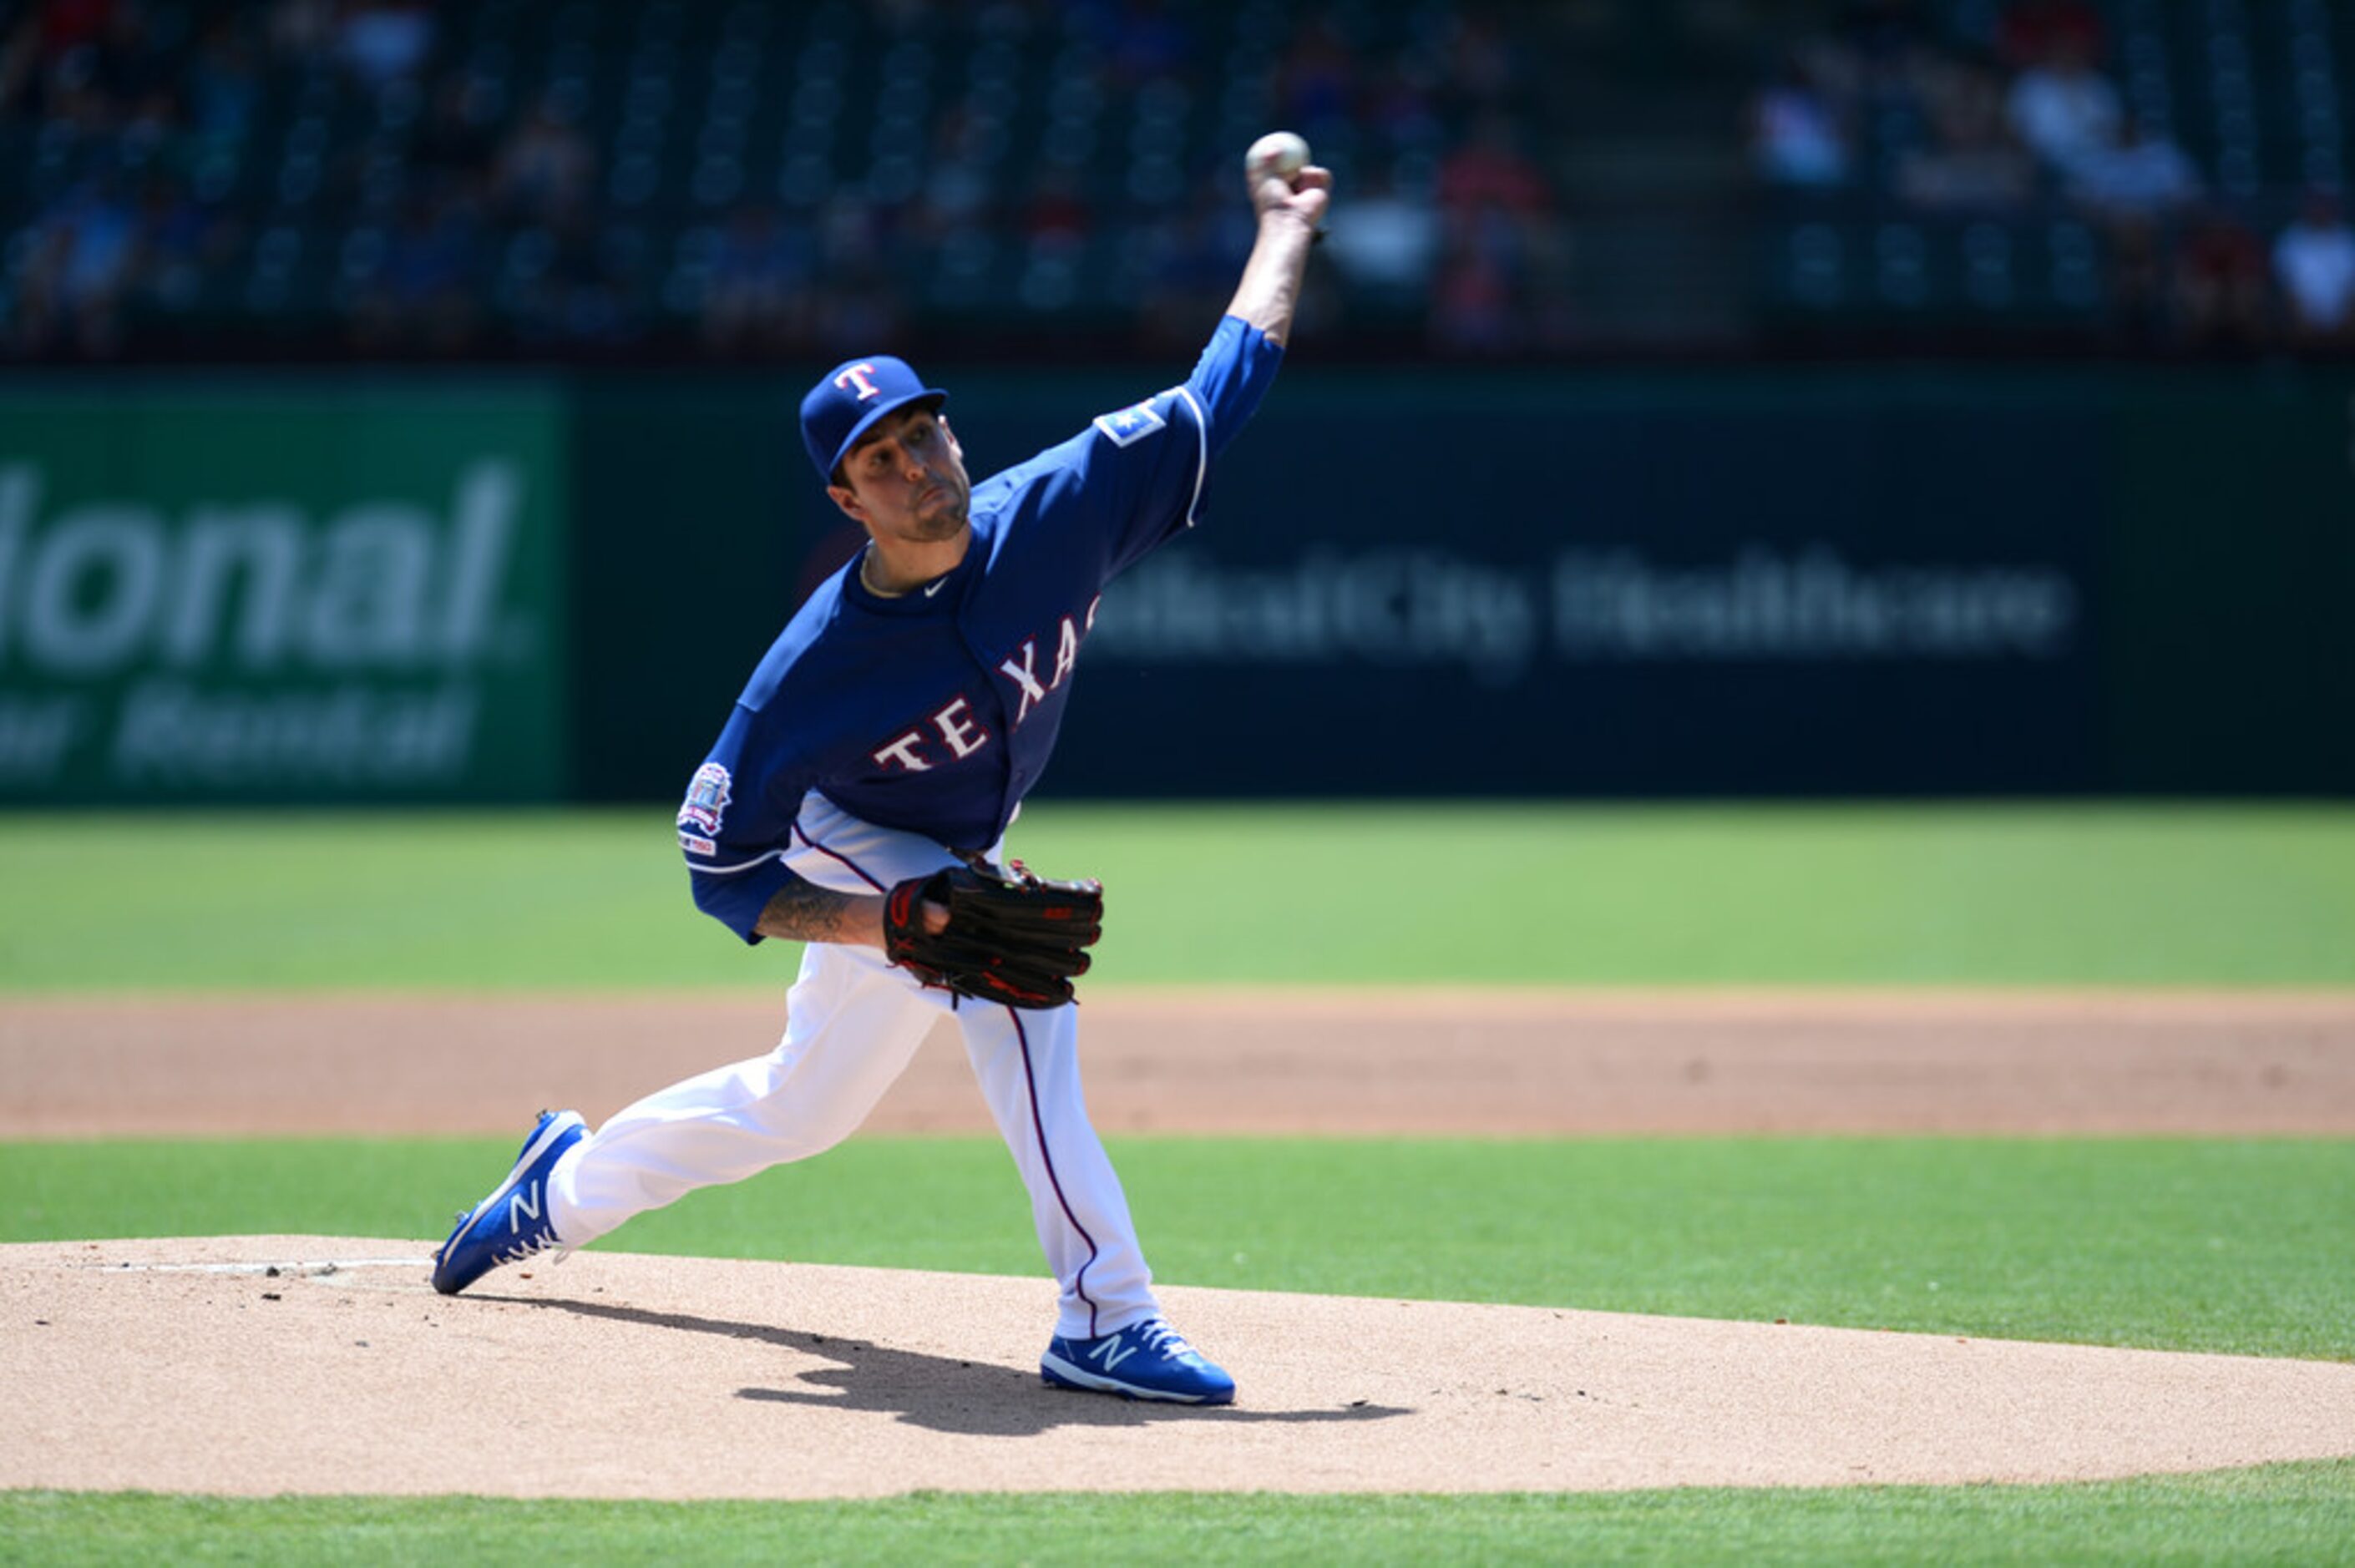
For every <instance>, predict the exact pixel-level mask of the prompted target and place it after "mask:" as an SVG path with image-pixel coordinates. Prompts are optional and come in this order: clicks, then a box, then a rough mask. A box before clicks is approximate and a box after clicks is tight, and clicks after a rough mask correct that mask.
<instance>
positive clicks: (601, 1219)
mask: <svg viewBox="0 0 2355 1568" xmlns="http://www.w3.org/2000/svg"><path fill="white" fill-rule="evenodd" d="M785 863H786V864H787V865H788V866H789V867H791V868H792V869H793V871H794V873H795V874H797V875H800V876H802V877H804V878H805V879H806V880H808V881H810V882H814V883H816V884H818V885H820V886H824V887H829V888H833V889H835V890H836V891H837V892H843V893H874V892H879V891H882V890H886V889H889V888H890V887H891V886H892V885H894V884H896V883H899V882H902V881H904V880H906V879H907V878H909V877H911V876H922V875H925V874H929V873H931V872H933V871H937V870H940V869H941V868H942V867H943V866H947V865H951V864H954V859H953V857H951V856H950V855H949V853H947V852H946V851H945V850H943V848H942V847H941V846H940V845H939V844H936V843H934V842H932V841H931V840H929V839H925V838H922V837H920V836H918V835H915V834H911V833H902V832H893V831H891V830H890V829H886V828H879V827H877V826H875V825H874V824H872V823H870V822H866V821H860V820H859V819H858V818H856V817H853V816H851V815H849V814H848V813H847V812H845V811H843V810H839V809H837V807H835V806H834V805H833V804H831V803H830V802H828V801H826V800H823V799H822V798H820V797H819V796H817V795H815V794H813V795H811V796H809V797H808V798H807V800H805V802H804V804H803V810H802V815H801V818H800V821H799V822H798V823H797V825H796V827H795V829H794V841H793V848H792V851H791V853H788V854H787V855H786V857H785ZM951 1001H952V999H951V997H950V996H949V994H948V993H947V992H945V991H933V990H928V989H926V988H924V987H922V986H920V985H918V984H917V983H916V982H915V981H914V980H912V979H911V978H910V977H909V975H908V973H907V971H906V970H904V969H897V968H894V967H893V966H892V965H891V964H890V963H889V962H887V961H886V960H885V959H884V957H883V955H882V954H881V953H879V952H876V951H874V950H872V949H869V948H858V947H844V946H836V945H833V944H827V943H816V942H813V943H811V944H810V945H809V946H808V948H806V949H805V952H804V954H803V957H802V969H801V976H800V978H799V979H798V980H795V981H794V987H793V990H792V991H790V992H788V993H787V996H786V1001H785V1007H786V1023H785V1034H784V1038H783V1041H782V1042H780V1043H779V1044H778V1046H777V1048H776V1049H775V1050H774V1051H773V1052H771V1053H770V1054H767V1055H766V1056H760V1057H755V1058H754V1059H752V1060H751V1061H749V1062H738V1063H736V1064H734V1065H731V1066H726V1067H718V1068H714V1069H713V1070H712V1071H710V1072H709V1073H704V1074H701V1075H698V1076H696V1077H692V1078H689V1079H687V1081H686V1082H684V1083H680V1084H675V1085H673V1086H671V1087H669V1088H667V1089H664V1090H662V1091H660V1092H659V1093H656V1094H653V1095H649V1096H647V1097H645V1099H642V1100H640V1101H638V1102H637V1103H636V1104H635V1105H633V1106H630V1107H626V1108H624V1109H623V1110H621V1111H619V1112H617V1113H616V1114H615V1115H614V1116H613V1119H611V1120H610V1121H608V1122H606V1123H605V1125H604V1126H602V1127H601V1128H598V1129H597V1130H596V1131H595V1132H593V1133H591V1135H590V1136H588V1137H586V1138H584V1139H581V1142H580V1143H579V1144H577V1145H576V1146H575V1147H574V1148H573V1149H572V1150H570V1152H568V1153H567V1154H566V1155H565V1157H564V1158H563V1159H562V1160H559V1162H558V1164H557V1166H556V1169H555V1171H553V1172H552V1173H551V1174H550V1177H549V1218H550V1219H551V1220H552V1221H553V1222H554V1224H555V1226H556V1234H557V1236H558V1238H559V1240H561V1241H562V1242H563V1243H564V1244H565V1245H569V1246H580V1245H585V1244H587V1243H589V1242H591V1241H594V1240H595V1239H597V1238H598V1237H599V1236H602V1235H604V1234H607V1233H608V1232H611V1231H613V1229H615V1228H616V1227H618V1226H619V1225H620V1224H622V1223H623V1221H625V1220H627V1219H629V1218H630V1217H631V1216H632V1215H634V1214H641V1213H645V1212H646V1211H647V1210H649V1209H658V1208H660V1207H662V1206H663V1205H664V1204H666V1203H669V1202H674V1201H676V1200H677V1199H678V1198H680V1197H682V1196H684V1195H685V1194H686V1193H687V1192H692V1191H694V1190H695V1189H696V1188H698V1187H710V1186H716V1185H718V1184H719V1183H721V1182H726V1181H742V1180H744V1178H746V1177H748V1176H751V1175H754V1174H756V1173H758V1172H760V1171H765V1170H767V1169H768V1168H769V1167H770V1166H772V1165H781V1164H783V1163H785V1162H786V1161H788V1160H806V1159H808V1158H809V1157H810V1156H811V1155H813V1154H817V1153H820V1152H822V1151H823V1150H827V1149H831V1148H832V1147H834V1145H836V1144H837V1143H839V1142H841V1141H842V1140H843V1139H845V1138H847V1137H848V1136H850V1134H851V1133H852V1132H853V1131H855V1130H857V1128H858V1125H859V1124H860V1123H861V1122H863V1121H864V1120H866V1118H867V1116H868V1113H869V1112H870V1111H872V1110H873V1109H874V1108H875V1105H876V1102H877V1101H879V1099H881V1098H882V1097H883V1093H884V1091H885V1090H886V1089H888V1088H890V1086H891V1084H892V1083H893V1081H894V1080H896V1079H897V1078H898V1077H899V1075H900V1073H901V1072H903V1071H904V1070H905V1069H906V1067H907V1065H908V1064H909V1062H910V1061H911V1060H912V1059H913V1058H914V1056H915V1054H916V1048H917V1047H918V1046H919V1045H921V1044H922V1043H923V1039H924V1036H925V1034H926V1033H928V1032H929V1031H930V1030H931V1028H932V1024H933V1022H935V1021H936V1020H938V1019H939V1017H940V1016H941V1014H942V1013H943V1012H947V1013H949V1014H950V1015H951V1016H952V1017H954V1019H955V1020H956V1023H957V1027H958V1028H959V1030H960V1031H961V1032H962V1033H963V1034H964V1045H965V1054H966V1055H967V1057H968V1058H969V1059H970V1060H971V1061H972V1063H973V1071H974V1075H975V1077H976V1078H978V1079H979V1080H980V1081H981V1090H982V1094H983V1096H984V1097H986V1099H987V1100H988V1102H989V1109H990V1114H991V1115H992V1116H994V1117H996V1119H997V1128H998V1131H999V1133H1000V1134H1002V1135H1003V1136H1004V1138H1005V1139H1006V1146H1007V1149H1008V1150H1011V1151H1012V1152H1013V1155H1014V1163H1015V1165H1016V1167H1017V1168H1018V1170H1019V1171H1021V1173H1022V1180H1023V1182H1024V1183H1025V1185H1027V1186H1028V1188H1029V1190H1030V1213H1031V1218H1032V1221H1033V1223H1034V1224H1036V1226H1037V1228H1038V1232H1039V1246H1040V1248H1041V1249H1043V1250H1044V1251H1045V1253H1046V1255H1047V1263H1048V1266H1050V1268H1052V1269H1053V1270H1054V1273H1055V1278H1056V1281H1057V1283H1058V1284H1059V1285H1060V1287H1061V1291H1062V1294H1061V1301H1060V1309H1059V1311H1058V1314H1057V1324H1056V1330H1055V1331H1056V1332H1057V1333H1059V1334H1062V1335H1065V1336H1067V1337H1071V1338H1090V1339H1092V1338H1094V1337H1096V1336H1097V1335H1101V1334H1109V1333H1112V1332H1114V1330H1119V1329H1124V1328H1126V1327H1127V1326H1128V1325H1130V1324H1131V1323H1135V1322H1140V1321H1142V1320H1143V1319H1146V1318H1151V1317H1155V1316H1157V1315H1158V1314H1159V1311H1160V1308H1159V1307H1158V1306H1157V1305H1156V1303H1155V1301H1154V1298H1153V1290H1152V1272H1151V1270H1149V1269H1148V1268H1147V1267H1146V1263H1145V1255H1144V1252H1143V1250H1142V1248H1141V1247H1140V1246H1139V1245H1138V1244H1137V1239H1136V1230H1135V1224H1134V1223H1133V1222H1132V1221H1131V1220H1130V1218H1129V1213H1128V1200H1127V1198H1126V1196H1125V1195H1124V1193H1123V1192H1121V1187H1120V1178H1119V1177H1118V1176H1117V1175H1115V1174H1114V1171H1113V1168H1112V1161H1111V1160H1110V1159H1109V1158H1108V1157H1107V1156H1106V1155H1105V1153H1104V1150H1103V1143H1102V1142H1101V1141H1100V1140H1099V1139H1097V1137H1096V1133H1095V1128H1093V1127H1092V1126H1091V1125H1090V1124H1089V1121H1088V1111H1087V1104H1086V1101H1085V1100H1084V1098H1083V1097H1082V1095H1081V1092H1080V1064H1079V1032H1078V1019H1077V1014H1076V1010H1075V1009H1072V1008H1070V1007H1062V1008H1058V1009H1055V1010H1054V1011H1052V1012H1037V1011H1027V1010H1026V1011H1017V1010H1015V1009H1013V1008H1007V1007H997V1006H991V1005H988V1004H986V1003H983V1002H977V1001H971V1000H966V1001H961V1002H959V1003H957V1004H956V1005H955V1006H954V1007H952V1006H951Z"/></svg>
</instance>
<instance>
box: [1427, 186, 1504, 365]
mask: <svg viewBox="0 0 2355 1568" xmlns="http://www.w3.org/2000/svg"><path fill="white" fill-rule="evenodd" d="M1521 263H1522V256H1521V250H1520V245H1519V236H1518V225H1517V224H1516V223H1515V222H1514V221H1513V219H1512V217H1510V215H1508V214H1507V213H1506V212H1504V211H1503V210H1502V209H1500V208H1497V207H1481V208H1479V209H1478V210H1477V211H1476V212H1474V213H1472V214H1470V215H1469V216H1468V217H1458V218H1457V219H1456V220H1455V221H1454V222H1452V223H1451V224H1450V225H1449V226H1448V230H1447V248H1446V251H1445V254H1444V257H1443V259H1442V260H1441V262H1440V269H1439V281H1438V282H1437V284H1436V285H1435V286H1434V289H1433V300H1432V313H1431V339H1432V344H1433V346H1434V347H1436V348H1438V349H1439V350H1441V351H1442V352H1444V353H1447V354H1455V355H1501V354H1506V353H1509V352H1510V351H1511V350H1512V349H1513V348H1514V347H1516V346H1517V345H1518V343H1519V339H1520V334H1521V321H1522V313H1521V310H1520V308H1519V307H1520V299H1519V296H1520V292H1521V284H1522V281H1523V280H1522V273H1523V269H1522V264H1521Z"/></svg>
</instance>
